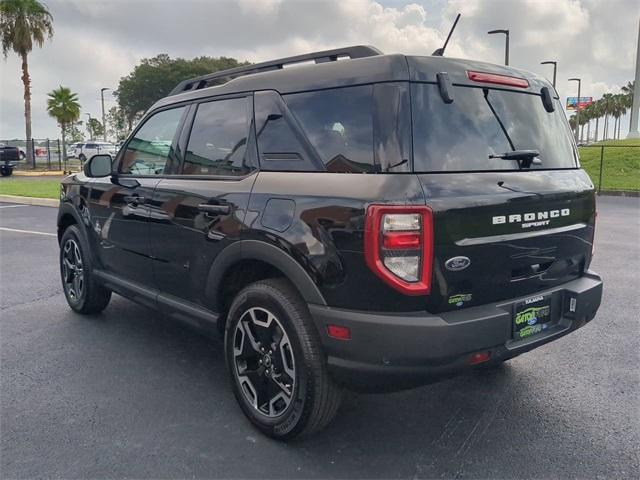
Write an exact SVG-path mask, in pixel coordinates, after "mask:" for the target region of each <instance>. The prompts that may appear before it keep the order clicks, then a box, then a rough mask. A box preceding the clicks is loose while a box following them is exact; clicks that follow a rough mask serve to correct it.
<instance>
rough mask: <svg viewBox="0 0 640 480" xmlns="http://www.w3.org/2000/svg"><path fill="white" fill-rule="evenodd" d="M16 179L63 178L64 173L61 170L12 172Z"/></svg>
mask: <svg viewBox="0 0 640 480" xmlns="http://www.w3.org/2000/svg"><path fill="white" fill-rule="evenodd" d="M13 174H14V175H15V176H16V177H63V176H64V175H66V173H65V172H64V171H63V170H44V171H38V170H36V171H24V170H14V171H13Z"/></svg>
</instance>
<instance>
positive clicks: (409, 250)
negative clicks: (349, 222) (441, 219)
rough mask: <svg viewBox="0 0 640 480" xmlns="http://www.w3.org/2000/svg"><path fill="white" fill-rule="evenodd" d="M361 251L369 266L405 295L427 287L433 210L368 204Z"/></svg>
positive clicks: (429, 283)
mask: <svg viewBox="0 0 640 480" xmlns="http://www.w3.org/2000/svg"><path fill="white" fill-rule="evenodd" d="M364 253H365V259H366V262H367V265H368V266H369V268H370V269H371V270H372V271H373V272H374V273H375V274H376V275H377V276H378V277H380V278H381V279H382V280H384V281H385V282H386V283H387V284H389V285H390V286H391V287H393V288H395V289H396V290H398V291H399V292H402V293H404V294H406V295H426V294H428V293H429V292H430V291H431V272H432V267H433V214H432V212H431V209H430V208H429V207H426V206H413V207H411V206H395V205H370V206H369V208H368V209H367V217H366V223H365V235H364Z"/></svg>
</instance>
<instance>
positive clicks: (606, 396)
mask: <svg viewBox="0 0 640 480" xmlns="http://www.w3.org/2000/svg"><path fill="white" fill-rule="evenodd" d="M598 210H599V216H598V226H597V237H596V257H595V259H594V262H593V265H592V268H593V269H594V270H596V271H597V272H599V273H600V274H601V275H602V276H603V278H604V279H605V293H604V299H603V305H602V307H601V309H600V311H599V313H598V315H597V317H596V319H595V320H594V321H593V322H591V323H590V324H589V325H587V326H586V327H585V328H583V329H581V330H579V331H577V332H575V333H574V334H572V335H569V336H567V337H564V338H562V339H560V340H558V341H556V342H554V343H551V344H549V345H546V346H544V347H541V348H540V349H538V350H535V351H533V352H530V353H528V354H525V355H522V356H520V357H518V358H516V359H514V360H512V361H511V362H510V363H509V364H508V365H506V366H504V367H503V368H500V369H498V370H495V371H490V372H474V373H472V374H469V375H465V376H460V377H456V378H453V379H450V380H447V381H445V382H442V383H438V384H434V385H430V386H426V387H422V388H419V389H416V390H412V391H406V392H400V393H394V394H386V395H348V396H347V398H346V399H345V401H344V403H343V406H342V408H341V410H340V412H339V414H338V417H337V418H336V420H335V421H334V423H333V424H332V425H331V426H330V427H329V428H327V429H326V430H325V431H323V432H321V433H320V434H319V435H316V436H315V437H312V438H308V439H304V440H299V441H295V442H293V443H290V444H284V443H279V442H275V441H273V440H270V439H267V438H265V437H263V436H261V435H260V434H259V433H257V432H256V431H255V430H254V429H253V428H252V427H251V426H250V424H249V423H248V421H247V420H245V418H244V417H243V415H242V414H241V412H240V410H239V408H238V407H237V406H236V403H235V400H234V398H233V395H232V393H231V390H230V388H228V385H227V378H226V372H225V368H224V360H223V355H222V350H221V342H220V341H218V340H216V339H209V338H205V337H203V336H200V335H198V334H197V333H195V332H193V331H191V330H188V329H186V328H185V327H183V326H181V325H177V324H174V323H172V322H171V321H170V320H167V319H165V318H163V317H162V316H161V315H160V314H158V313H156V312H154V311H151V310H148V309H146V308H143V307H141V306H138V305H135V304H133V303H131V302H129V301H127V300H125V299H123V298H121V297H114V298H113V300H112V301H111V304H110V305H109V307H108V308H107V309H106V310H105V312H103V313H102V314H101V315H98V316H95V317H92V318H85V317H81V316H79V315H76V314H74V313H72V312H71V310H69V309H68V307H67V306H66V303H65V300H64V296H63V294H62V288H61V285H60V280H59V277H58V264H57V254H58V246H57V241H56V237H55V215H56V210H55V209H53V208H46V207H30V206H15V205H9V204H0V360H1V363H0V381H1V393H0V395H1V397H0V401H1V415H0V429H1V430H0V435H1V470H0V477H1V478H35V477H40V478H41V477H55V478H221V477H225V478H612V479H623V478H640V460H639V453H638V452H639V450H638V446H639V445H640V353H639V352H640V335H639V333H640V296H639V295H638V288H639V287H640V243H639V242H640V199H637V198H635V199H634V198H615V197H602V198H600V199H599V203H598Z"/></svg>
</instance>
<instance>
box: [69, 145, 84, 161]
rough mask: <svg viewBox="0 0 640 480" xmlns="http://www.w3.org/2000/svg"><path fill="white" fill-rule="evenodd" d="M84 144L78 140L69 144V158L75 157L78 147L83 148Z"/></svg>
mask: <svg viewBox="0 0 640 480" xmlns="http://www.w3.org/2000/svg"><path fill="white" fill-rule="evenodd" d="M82 145H83V143H82V142H77V143H72V144H70V145H67V158H75V156H76V149H77V148H81V147H82Z"/></svg>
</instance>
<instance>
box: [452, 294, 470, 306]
mask: <svg viewBox="0 0 640 480" xmlns="http://www.w3.org/2000/svg"><path fill="white" fill-rule="evenodd" d="M472 297H473V295H472V294H470V293H459V294H457V295H452V296H450V297H449V305H456V306H458V307H461V306H462V305H464V302H470V301H471V298H472Z"/></svg>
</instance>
